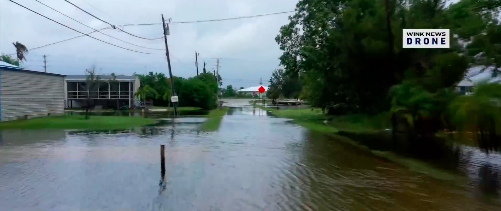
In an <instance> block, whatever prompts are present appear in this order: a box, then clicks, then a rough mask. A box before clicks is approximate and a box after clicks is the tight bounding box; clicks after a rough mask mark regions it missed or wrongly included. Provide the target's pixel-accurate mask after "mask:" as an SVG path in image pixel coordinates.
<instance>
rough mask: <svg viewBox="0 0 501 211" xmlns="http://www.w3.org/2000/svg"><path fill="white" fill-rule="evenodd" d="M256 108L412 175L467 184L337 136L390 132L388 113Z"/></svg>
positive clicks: (443, 171) (451, 175)
mask: <svg viewBox="0 0 501 211" xmlns="http://www.w3.org/2000/svg"><path fill="white" fill-rule="evenodd" d="M256 107H259V108H261V109H264V110H267V111H269V112H271V113H272V114H273V115H275V116H277V117H282V118H288V119H293V120H294V122H295V123H296V124H298V125H301V126H303V127H305V128H307V129H310V130H313V131H316V132H320V133H324V134H328V135H330V136H332V137H334V138H335V139H336V140H337V141H340V142H342V143H344V144H347V145H350V146H352V147H354V148H356V149H359V150H362V151H365V152H367V153H371V154H372V155H374V156H376V157H380V158H383V159H385V160H388V161H391V162H393V163H396V164H398V165H400V166H403V167H405V168H407V169H409V170H411V171H414V172H418V173H422V174H426V175H428V176H430V177H433V178H435V179H440V180H447V181H464V177H461V176H459V175H456V174H453V173H450V172H448V171H445V170H442V169H439V168H436V167H434V166H432V165H430V164H428V163H425V162H422V161H419V160H416V159H412V158H406V157H402V156H400V155H397V154H395V153H393V152H390V151H377V150H371V149H370V148H369V147H368V146H366V145H364V144H362V143H359V142H357V141H355V140H353V139H350V138H348V137H345V136H341V135H338V134H336V133H337V132H340V131H344V132H350V133H363V134H372V133H374V132H377V131H381V130H384V129H386V128H391V122H390V117H389V114H388V113H382V114H379V115H375V116H368V115H363V114H352V115H345V116H327V115H324V114H322V111H321V109H318V108H313V109H312V108H306V109H281V110H276V108H266V107H264V106H260V105H256ZM325 120H327V123H324V121H325Z"/></svg>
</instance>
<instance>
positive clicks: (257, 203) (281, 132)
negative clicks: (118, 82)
mask: <svg viewBox="0 0 501 211" xmlns="http://www.w3.org/2000/svg"><path fill="white" fill-rule="evenodd" d="M246 104H247V103H246V102H245V101H234V102H229V106H232V108H230V110H229V111H228V114H227V115H226V116H225V117H224V118H223V121H222V123H221V125H220V128H219V130H218V131H216V132H210V133H209V132H200V131H199V130H198V127H199V125H200V124H201V123H202V122H203V120H204V119H203V118H194V117H188V118H178V119H175V120H172V119H165V120H166V121H164V122H163V123H162V124H158V125H155V126H149V127H143V128H133V129H128V130H116V131H63V130H41V131H29V130H27V131H26V130H25V131H16V130H4V131H1V132H0V210H6V211H17V210H51V211H53V210H54V211H58V210H65V211H66V210H183V211H185V210H230V211H236V210H320V211H321V210H399V211H401V210H501V206H500V204H501V203H500V200H499V197H498V196H497V195H496V194H497V189H496V188H491V190H490V192H489V194H487V193H486V191H484V190H485V188H481V187H484V186H486V185H487V186H488V187H494V186H495V185H496V182H495V181H493V180H492V179H485V178H486V177H484V176H482V175H496V174H497V171H496V168H491V167H490V166H496V165H500V164H501V163H499V160H500V158H499V156H498V157H496V156H497V155H494V156H493V155H489V156H487V155H485V154H482V153H481V152H479V151H478V150H476V149H474V148H471V149H468V150H465V151H464V152H463V154H464V156H465V157H466V158H467V160H470V161H471V163H472V164H471V165H466V164H465V165H466V166H465V167H463V168H464V169H467V172H468V175H469V178H470V179H469V180H468V182H465V183H464V184H458V183H454V182H445V181H440V180H437V179H433V178H431V177H429V176H426V175H422V174H419V173H415V172H411V171H409V170H407V169H405V168H402V167H400V166H398V165H396V164H393V163H390V162H386V161H384V160H381V159H378V158H376V157H373V156H371V155H368V154H365V153H363V152H360V151H357V150H356V149H354V148H351V147H349V146H345V145H343V144H341V143H339V142H337V141H335V140H333V139H332V138H329V137H327V136H323V135H320V134H315V133H312V132H309V131H307V130H306V129H304V128H301V127H300V126H298V125H295V124H294V123H292V122H290V121H289V120H286V119H282V118H275V117H272V116H269V114H267V113H266V112H265V111H263V110H260V109H257V108H252V107H250V106H246ZM162 144H163V145H165V150H166V155H165V169H166V171H165V175H164V179H162V175H161V171H160V145H162ZM480 163H488V164H485V165H484V164H480ZM477 164H478V165H477ZM487 195H489V196H487ZM493 195H494V196H493Z"/></svg>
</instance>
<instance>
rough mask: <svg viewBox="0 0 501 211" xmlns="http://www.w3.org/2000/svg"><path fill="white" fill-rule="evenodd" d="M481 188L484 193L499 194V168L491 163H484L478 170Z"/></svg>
mask: <svg viewBox="0 0 501 211" xmlns="http://www.w3.org/2000/svg"><path fill="white" fill-rule="evenodd" d="M478 178H479V184H478V185H479V188H480V190H481V191H482V193H484V194H487V195H493V196H496V197H497V196H498V195H499V192H498V189H499V174H498V170H497V169H496V168H495V167H494V166H492V165H491V164H489V163H486V164H483V165H482V166H481V167H480V168H479V170H478Z"/></svg>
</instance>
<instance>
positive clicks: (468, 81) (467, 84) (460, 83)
mask: <svg viewBox="0 0 501 211" xmlns="http://www.w3.org/2000/svg"><path fill="white" fill-rule="evenodd" d="M473 85H474V84H473V82H471V81H470V80H469V79H465V80H462V81H461V82H459V84H458V85H457V86H473Z"/></svg>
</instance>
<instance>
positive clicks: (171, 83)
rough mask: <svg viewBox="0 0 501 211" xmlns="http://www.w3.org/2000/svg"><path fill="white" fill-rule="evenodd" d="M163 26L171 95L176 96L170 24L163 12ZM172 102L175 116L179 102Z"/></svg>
mask: <svg viewBox="0 0 501 211" xmlns="http://www.w3.org/2000/svg"><path fill="white" fill-rule="evenodd" d="M162 27H163V28H164V41H165V54H166V55H167V65H168V67H169V77H170V90H171V96H172V97H174V96H176V91H175V90H174V80H173V78H172V70H171V66H170V56H169V45H168V44H167V35H169V34H170V32H169V24H168V23H167V24H166V23H165V20H164V15H163V14H162ZM172 97H171V101H172ZM172 104H173V105H174V116H177V102H172Z"/></svg>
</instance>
